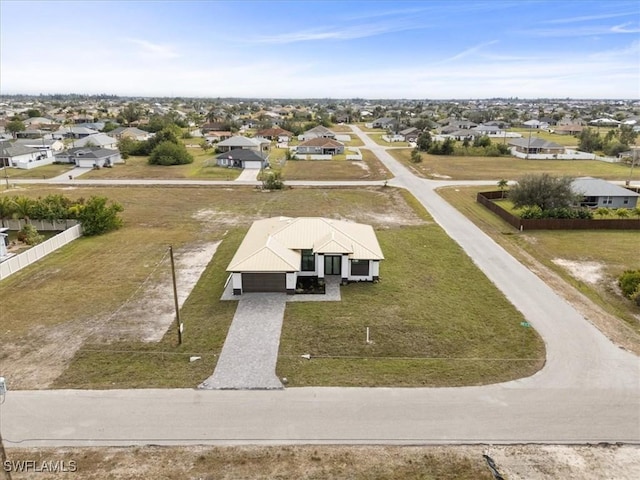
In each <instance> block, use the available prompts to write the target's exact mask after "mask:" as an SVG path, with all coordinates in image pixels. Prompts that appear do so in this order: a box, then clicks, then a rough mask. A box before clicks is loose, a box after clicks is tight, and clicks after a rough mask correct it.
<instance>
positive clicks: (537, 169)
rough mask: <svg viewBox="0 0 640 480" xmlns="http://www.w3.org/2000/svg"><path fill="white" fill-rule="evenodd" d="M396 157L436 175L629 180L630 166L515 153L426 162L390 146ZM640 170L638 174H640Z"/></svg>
mask: <svg viewBox="0 0 640 480" xmlns="http://www.w3.org/2000/svg"><path fill="white" fill-rule="evenodd" d="M389 153H390V154H391V155H393V157H394V158H395V159H397V160H398V161H400V162H402V163H403V164H404V165H406V166H408V167H409V168H410V170H411V171H413V172H414V173H416V174H417V175H420V176H423V177H426V178H433V179H436V180H437V179H454V180H496V181H498V180H500V179H501V178H506V179H507V180H517V179H518V178H520V177H522V176H523V175H524V174H527V173H551V174H554V175H571V176H574V177H586V176H589V177H599V178H603V179H606V180H627V179H628V178H629V170H630V167H629V166H628V165H623V164H619V163H613V164H612V163H606V162H600V161H598V160H524V159H519V158H514V157H456V156H449V155H429V154H427V153H423V154H422V163H418V164H415V163H412V162H411V160H410V157H411V149H398V150H396V149H394V150H389ZM638 176H640V172H638V173H637V174H636V176H635V178H636V179H637V178H639V177H638Z"/></svg>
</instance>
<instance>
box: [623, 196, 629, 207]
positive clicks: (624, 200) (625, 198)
mask: <svg viewBox="0 0 640 480" xmlns="http://www.w3.org/2000/svg"><path fill="white" fill-rule="evenodd" d="M622 203H623V204H624V205H629V197H624V199H623V202H622Z"/></svg>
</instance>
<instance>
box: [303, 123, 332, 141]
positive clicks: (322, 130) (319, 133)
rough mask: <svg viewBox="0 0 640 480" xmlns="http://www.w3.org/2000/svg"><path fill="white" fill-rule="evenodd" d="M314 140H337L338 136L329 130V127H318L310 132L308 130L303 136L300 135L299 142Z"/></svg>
mask: <svg viewBox="0 0 640 480" xmlns="http://www.w3.org/2000/svg"><path fill="white" fill-rule="evenodd" d="M313 138H332V139H334V140H335V138H336V134H335V133H333V132H332V131H331V130H329V129H328V128H327V127H323V126H322V125H318V126H317V127H313V128H312V129H310V130H307V131H306V132H304V133H303V134H302V135H298V140H300V141H305V140H311V139H313Z"/></svg>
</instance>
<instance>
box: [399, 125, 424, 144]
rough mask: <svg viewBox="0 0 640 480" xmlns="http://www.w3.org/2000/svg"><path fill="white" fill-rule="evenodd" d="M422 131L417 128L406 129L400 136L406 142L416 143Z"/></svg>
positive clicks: (400, 132) (401, 131)
mask: <svg viewBox="0 0 640 480" xmlns="http://www.w3.org/2000/svg"><path fill="white" fill-rule="evenodd" d="M420 133H421V132H420V130H418V129H417V128H416V127H409V128H405V129H404V130H400V131H399V132H398V135H401V136H402V139H403V141H405V142H416V141H417V140H418V137H419V136H420Z"/></svg>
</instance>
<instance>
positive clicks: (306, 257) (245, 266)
mask: <svg viewBox="0 0 640 480" xmlns="http://www.w3.org/2000/svg"><path fill="white" fill-rule="evenodd" d="M381 260H384V256H383V254H382V250H381V249H380V245H379V243H378V239H377V238H376V234H375V232H374V231H373V228H372V227H371V226H370V225H364V224H360V223H353V222H347V221H344V220H332V219H328V218H319V217H302V218H288V217H274V218H267V219H263V220H258V221H255V222H253V224H252V225H251V228H249V231H248V232H247V234H246V236H245V237H244V239H243V240H242V243H241V244H240V246H239V247H238V250H237V251H236V253H235V255H234V256H233V258H232V259H231V262H230V263H229V266H228V267H227V272H230V273H231V277H232V284H233V294H234V295H241V294H242V293H246V292H286V293H288V294H293V293H295V289H296V285H297V280H298V277H315V278H318V279H324V278H326V277H328V276H335V277H338V278H340V279H341V281H342V283H343V284H346V283H348V282H350V281H355V282H357V281H370V282H371V281H377V280H378V277H379V275H380V273H379V272H380V261H381Z"/></svg>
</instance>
